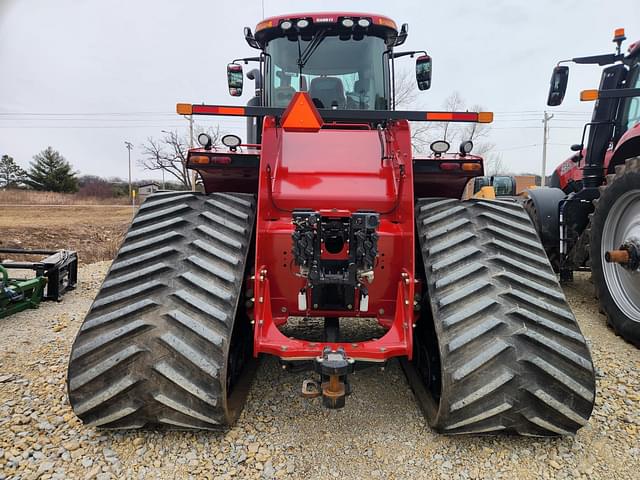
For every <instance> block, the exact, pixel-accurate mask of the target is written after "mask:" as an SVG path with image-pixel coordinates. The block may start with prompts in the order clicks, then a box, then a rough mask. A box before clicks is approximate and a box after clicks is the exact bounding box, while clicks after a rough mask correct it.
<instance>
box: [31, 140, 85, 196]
mask: <svg viewBox="0 0 640 480" xmlns="http://www.w3.org/2000/svg"><path fill="white" fill-rule="evenodd" d="M33 160H34V161H33V162H31V168H30V169H29V172H27V179H26V180H25V183H26V184H27V185H29V186H31V187H33V188H34V189H36V190H44V191H48V192H63V193H70V192H77V191H78V179H77V178H76V172H74V171H73V170H72V169H71V165H70V164H69V162H67V160H65V158H64V157H63V156H62V155H60V153H59V152H58V151H56V150H54V149H53V148H51V147H47V148H46V149H45V150H43V151H42V152H40V153H39V154H37V155H35V156H34V157H33Z"/></svg>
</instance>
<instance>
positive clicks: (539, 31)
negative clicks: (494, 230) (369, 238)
mask: <svg viewBox="0 0 640 480" xmlns="http://www.w3.org/2000/svg"><path fill="white" fill-rule="evenodd" d="M610 5H611V3H610V2H604V1H602V0H599V1H598V0H536V1H535V2H532V1H530V0H527V1H516V0H511V1H507V0H492V1H478V0H459V1H457V0H448V1H446V2H444V1H438V2H436V1H432V0H421V1H420V0H410V1H407V0H403V1H402V2H389V1H384V2H383V1H379V0H368V1H367V2H363V1H345V0H332V1H304V2H302V1H285V0H264V2H263V1H261V0H236V1H233V2H222V1H215V0H183V1H180V2H176V1H174V0H135V1H132V0H109V1H97V0H55V1H51V0H0V155H2V154H9V155H11V156H13V157H14V158H15V159H16V161H17V162H18V163H19V164H20V165H22V166H23V167H28V165H29V162H30V161H31V160H32V157H33V155H35V154H36V153H38V152H39V151H41V150H43V149H44V148H46V147H47V146H49V145H51V146H52V147H54V148H55V149H57V150H59V151H60V152H61V153H62V154H63V155H64V156H65V157H66V158H67V160H69V161H70V162H71V164H72V165H73V166H74V168H75V169H76V170H78V171H79V172H80V173H81V174H92V175H101V176H109V177H110V176H119V177H122V178H126V176H127V171H128V167H127V162H128V158H127V153H128V152H127V149H126V148H125V144H124V142H125V141H129V142H132V143H133V144H134V148H133V150H132V162H133V177H134V179H144V178H154V177H157V175H158V174H157V173H155V174H153V173H151V172H145V171H144V170H143V169H142V168H141V167H140V166H139V164H138V160H139V159H140V158H141V145H142V144H144V142H145V141H146V139H147V138H148V137H160V136H162V135H163V134H162V130H178V131H179V132H180V133H184V134H186V133H187V132H188V122H187V121H186V120H185V119H184V118H183V117H180V116H178V115H177V114H175V113H174V112H175V104H176V103H177V102H185V103H201V102H205V103H210V104H227V105H241V104H244V103H246V101H248V100H249V98H250V96H251V92H252V88H245V93H244V94H243V96H242V97H240V98H238V97H230V96H229V95H228V93H227V86H226V75H225V71H226V64H227V63H228V62H229V61H231V60H233V59H234V58H239V57H243V56H253V55H255V50H253V49H251V48H250V47H249V46H248V45H247V44H246V43H245V41H244V38H243V33H242V30H243V27H245V26H250V27H251V28H252V29H254V27H255V25H256V23H257V22H259V21H260V20H261V19H262V18H263V13H264V15H266V16H271V15H277V14H281V13H293V12H300V11H339V10H350V11H361V10H362V11H366V12H371V13H380V14H384V15H387V16H389V17H391V18H393V19H394V20H396V22H397V23H398V24H402V23H405V22H407V23H409V37H408V40H407V42H406V43H405V45H404V46H403V47H401V49H406V50H422V49H424V50H426V51H427V52H429V54H430V55H431V56H432V58H433V80H432V87H431V89H430V90H427V91H425V92H421V93H420V96H419V100H418V101H417V102H418V104H417V105H415V108H418V107H419V108H423V109H431V110H437V109H440V108H441V106H442V103H443V101H444V99H445V98H446V97H447V96H448V95H450V94H451V93H452V92H454V91H457V92H459V94H460V95H461V96H462V97H463V98H464V99H465V100H466V101H467V102H468V104H469V105H475V104H479V105H482V106H483V107H484V109H486V110H490V111H493V112H495V122H494V123H493V125H492V129H491V134H490V135H491V137H490V140H491V142H492V143H494V144H495V145H496V146H495V148H494V152H496V153H499V154H500V155H501V158H502V161H503V164H504V165H505V167H506V168H507V169H508V170H509V171H511V172H513V173H520V172H540V170H541V158H542V136H543V132H542V116H543V110H545V109H548V110H549V112H550V113H553V114H554V118H553V119H552V120H551V121H550V138H549V147H548V161H547V163H548V165H547V172H546V173H547V174H549V173H551V172H552V171H553V168H554V166H555V165H556V164H558V163H560V162H561V161H562V160H563V159H565V158H566V157H568V156H569V154H570V153H571V152H570V151H569V146H570V145H571V144H573V143H577V142H579V140H580V135H581V131H582V125H583V123H584V122H585V121H588V119H589V118H590V111H591V109H592V108H593V104H592V103H581V102H580V101H579V98H578V95H579V92H580V90H583V89H587V88H597V86H598V82H599V78H600V69H599V68H598V67H596V66H586V65H571V73H570V77H569V87H568V90H567V95H566V97H565V101H564V104H563V105H561V106H559V107H546V96H547V90H548V86H549V78H550V75H551V70H552V68H553V66H554V65H555V64H556V63H557V62H558V61H559V60H563V59H567V58H572V57H576V56H583V55H594V54H598V53H611V52H613V51H614V44H613V43H612V42H611V39H612V37H613V30H614V29H615V28H618V27H625V28H626V33H627V37H628V39H629V40H628V41H627V42H626V43H625V45H624V47H625V49H626V47H628V45H629V44H630V43H631V42H633V41H636V40H640V2H639V1H638V0H619V1H617V2H616V3H615V8H610ZM398 61H399V62H406V65H405V66H401V68H404V67H406V68H413V67H412V65H411V63H410V62H411V60H410V59H409V58H408V57H405V58H403V59H399V60H398ZM245 82H248V81H247V80H245ZM247 85H250V83H249V82H248V83H247ZM197 122H198V123H199V124H201V125H202V126H205V127H206V126H211V125H214V124H216V123H217V122H219V124H220V128H221V129H222V130H223V131H225V132H229V133H237V134H241V135H242V136H244V120H243V119H240V118H229V117H224V118H223V117H220V118H215V117H210V118H208V119H207V120H202V119H201V118H197Z"/></svg>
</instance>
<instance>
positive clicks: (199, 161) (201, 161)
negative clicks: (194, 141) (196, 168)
mask: <svg viewBox="0 0 640 480" xmlns="http://www.w3.org/2000/svg"><path fill="white" fill-rule="evenodd" d="M189 162H190V163H194V164H196V165H207V164H208V163H209V157H207V156H206V155H192V156H190V157H189Z"/></svg>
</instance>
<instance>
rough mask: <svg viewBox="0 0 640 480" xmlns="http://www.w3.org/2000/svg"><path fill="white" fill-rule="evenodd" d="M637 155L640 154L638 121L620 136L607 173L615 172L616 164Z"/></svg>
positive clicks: (639, 126)
mask: <svg viewBox="0 0 640 480" xmlns="http://www.w3.org/2000/svg"><path fill="white" fill-rule="evenodd" d="M637 155H640V123H636V124H635V125H634V126H633V127H631V128H630V129H629V130H627V131H626V132H625V133H624V135H622V137H620V141H619V142H618V144H617V145H616V148H615V149H614V150H613V155H612V156H611V159H610V160H609V164H608V165H607V173H614V172H615V167H616V165H621V164H623V163H624V162H625V160H626V159H627V158H631V157H635V156H637Z"/></svg>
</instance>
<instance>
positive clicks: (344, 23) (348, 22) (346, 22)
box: [342, 18, 355, 28]
mask: <svg viewBox="0 0 640 480" xmlns="http://www.w3.org/2000/svg"><path fill="white" fill-rule="evenodd" d="M354 24H355V23H354V21H353V20H351V19H350V18H344V19H342V26H343V27H345V28H351V27H353V25H354Z"/></svg>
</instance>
